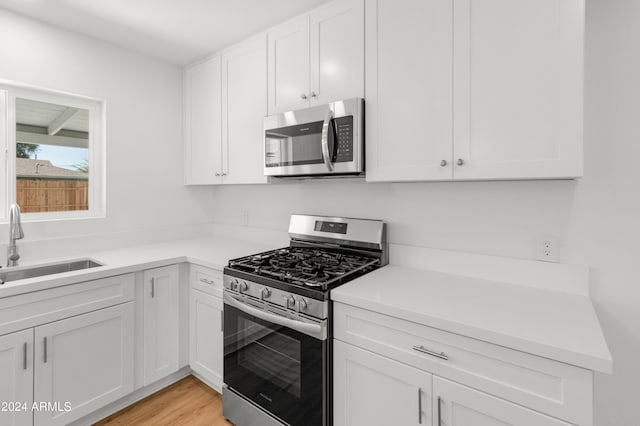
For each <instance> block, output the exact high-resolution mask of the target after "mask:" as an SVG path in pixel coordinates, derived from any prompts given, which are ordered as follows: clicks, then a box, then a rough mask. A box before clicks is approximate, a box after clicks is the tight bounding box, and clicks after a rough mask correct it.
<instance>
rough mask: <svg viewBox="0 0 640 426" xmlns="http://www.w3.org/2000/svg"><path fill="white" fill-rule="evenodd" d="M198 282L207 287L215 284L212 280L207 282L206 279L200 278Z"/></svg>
mask: <svg viewBox="0 0 640 426" xmlns="http://www.w3.org/2000/svg"><path fill="white" fill-rule="evenodd" d="M200 282H203V283H205V284H209V285H213V284H215V281H213V280H209V279H207V278H200Z"/></svg>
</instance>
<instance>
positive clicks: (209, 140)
mask: <svg viewBox="0 0 640 426" xmlns="http://www.w3.org/2000/svg"><path fill="white" fill-rule="evenodd" d="M184 94H185V100H184V108H185V116H184V120H185V122H184V138H185V140H184V160H185V164H184V166H185V167H184V172H185V173H184V182H185V184H186V185H207V184H216V183H222V177H221V173H222V151H221V149H220V147H221V141H222V110H221V108H222V87H221V69H220V57H219V56H216V57H214V58H211V59H209V60H207V61H204V62H201V63H198V64H196V65H193V66H191V67H189V68H187V69H185V72H184ZM216 174H217V176H216Z"/></svg>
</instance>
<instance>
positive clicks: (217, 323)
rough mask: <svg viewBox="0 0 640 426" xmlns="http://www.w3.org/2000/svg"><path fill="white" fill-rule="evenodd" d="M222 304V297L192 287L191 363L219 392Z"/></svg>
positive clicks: (220, 385) (190, 304) (222, 351)
mask: <svg viewBox="0 0 640 426" xmlns="http://www.w3.org/2000/svg"><path fill="white" fill-rule="evenodd" d="M222 310H223V303H222V299H220V298H219V297H215V296H211V295H209V294H206V293H203V292H201V291H199V290H195V289H193V288H192V289H191V298H190V303H189V315H190V317H189V330H190V331H189V334H190V336H189V345H190V348H189V361H190V362H189V363H190V365H191V369H192V370H193V371H195V372H196V373H197V374H199V375H200V376H202V377H203V378H204V379H206V380H207V381H208V382H209V383H211V384H212V385H213V386H214V388H215V389H216V390H217V391H218V392H220V391H221V390H222V384H223V381H222V373H223V358H224V348H223V333H222V322H223V321H222Z"/></svg>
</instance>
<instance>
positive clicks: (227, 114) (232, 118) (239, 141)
mask: <svg viewBox="0 0 640 426" xmlns="http://www.w3.org/2000/svg"><path fill="white" fill-rule="evenodd" d="M266 114H267V41H266V36H264V35H262V36H259V37H255V38H253V39H250V40H248V41H245V42H243V43H241V44H239V45H237V46H235V47H234V48H232V49H230V50H228V51H227V52H225V53H224V54H223V55H222V123H223V124H222V170H223V172H222V173H223V175H222V182H223V183H225V184H237V183H245V184H248V183H267V182H268V178H267V177H266V176H265V175H264V116H265V115H266Z"/></svg>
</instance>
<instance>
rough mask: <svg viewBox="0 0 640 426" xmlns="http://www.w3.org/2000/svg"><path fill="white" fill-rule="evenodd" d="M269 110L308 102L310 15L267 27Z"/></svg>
mask: <svg viewBox="0 0 640 426" xmlns="http://www.w3.org/2000/svg"><path fill="white" fill-rule="evenodd" d="M268 40H269V72H268V74H269V90H268V92H269V114H270V115H271V114H276V113H278V112H285V111H291V110H295V109H301V108H306V107H308V106H309V99H310V96H311V95H310V93H309V16H302V17H300V18H297V19H295V20H293V21H290V22H288V23H286V24H282V25H280V26H278V27H277V28H275V29H273V30H272V31H269V34H268Z"/></svg>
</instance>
